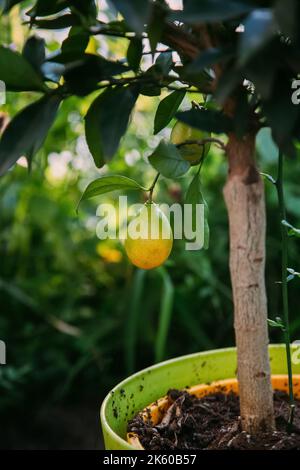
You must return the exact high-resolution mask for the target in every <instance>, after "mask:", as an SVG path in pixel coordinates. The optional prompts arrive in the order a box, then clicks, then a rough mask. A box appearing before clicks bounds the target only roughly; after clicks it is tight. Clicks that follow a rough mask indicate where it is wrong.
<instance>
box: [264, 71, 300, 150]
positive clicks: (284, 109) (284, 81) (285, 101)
mask: <svg viewBox="0 0 300 470" xmlns="http://www.w3.org/2000/svg"><path fill="white" fill-rule="evenodd" d="M291 79H292V78H291V76H290V74H289V73H288V70H280V71H278V72H277V73H276V80H275V83H273V87H272V94H271V96H270V98H269V99H268V100H264V101H263V103H262V108H263V111H264V113H265V115H266V117H267V122H268V125H269V126H270V127H271V129H272V136H273V138H274V140H275V142H276V144H277V145H278V146H279V147H280V148H282V147H283V146H284V145H285V144H286V143H287V142H289V141H291V138H292V135H293V131H294V128H295V126H296V123H297V119H298V118H299V106H295V105H294V104H293V103H292V100H291Z"/></svg>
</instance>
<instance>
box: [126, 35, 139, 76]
mask: <svg viewBox="0 0 300 470" xmlns="http://www.w3.org/2000/svg"><path fill="white" fill-rule="evenodd" d="M142 54H143V42H142V40H141V39H140V38H133V39H131V41H130V43H129V46H128V49H127V61H128V64H129V65H130V67H131V68H132V70H134V71H137V70H138V69H139V66H140V62H141V58H142Z"/></svg>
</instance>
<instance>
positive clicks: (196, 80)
mask: <svg viewBox="0 0 300 470" xmlns="http://www.w3.org/2000/svg"><path fill="white" fill-rule="evenodd" d="M173 68H174V71H175V72H176V73H178V75H179V77H180V79H181V80H182V81H184V82H188V83H189V84H190V85H195V86H196V87H197V88H198V89H199V91H200V92H202V93H207V94H208V93H210V89H209V86H210V83H211V81H212V77H211V76H210V75H209V74H208V72H207V71H206V70H200V71H199V70H197V71H196V70H191V71H189V66H188V65H185V66H176V67H173Z"/></svg>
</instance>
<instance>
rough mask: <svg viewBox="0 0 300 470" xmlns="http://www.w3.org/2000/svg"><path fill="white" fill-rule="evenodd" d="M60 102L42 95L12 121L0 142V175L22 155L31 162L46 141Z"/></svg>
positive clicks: (53, 96)
mask: <svg viewBox="0 0 300 470" xmlns="http://www.w3.org/2000/svg"><path fill="white" fill-rule="evenodd" d="M60 101H61V98H60V97H58V96H55V95H52V96H45V97H43V98H41V99H40V100H39V101H36V102H35V103H33V104H31V105H29V106H27V107H26V108H25V109H23V110H22V111H21V112H20V113H19V114H17V115H16V116H15V117H14V118H13V120H12V121H11V122H10V123H9V125H8V126H7V127H6V129H5V131H4V133H3V135H2V138H1V141H0V175H3V174H4V173H5V172H6V171H7V170H8V169H9V168H10V167H11V166H12V165H13V164H14V163H16V161H17V160H18V159H19V158H20V157H22V156H26V157H27V159H28V161H29V162H30V161H31V159H32V157H33V156H34V155H35V154H36V152H37V151H38V150H39V149H40V148H41V146H42V144H43V142H44V140H45V138H46V135H47V133H48V131H49V129H50V127H51V125H52V123H53V121H54V119H55V116H56V113H57V109H58V106H59V104H60Z"/></svg>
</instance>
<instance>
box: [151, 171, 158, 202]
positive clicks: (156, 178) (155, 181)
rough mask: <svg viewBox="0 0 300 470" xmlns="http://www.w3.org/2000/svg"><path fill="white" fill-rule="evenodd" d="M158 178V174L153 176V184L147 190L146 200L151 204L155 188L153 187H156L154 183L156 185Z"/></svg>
mask: <svg viewBox="0 0 300 470" xmlns="http://www.w3.org/2000/svg"><path fill="white" fill-rule="evenodd" d="M159 176H160V173H157V175H156V176H155V179H154V181H153V183H152V184H151V186H150V188H149V199H148V201H149V202H152V196H153V191H154V188H155V185H156V183H157V181H158V178H159Z"/></svg>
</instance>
